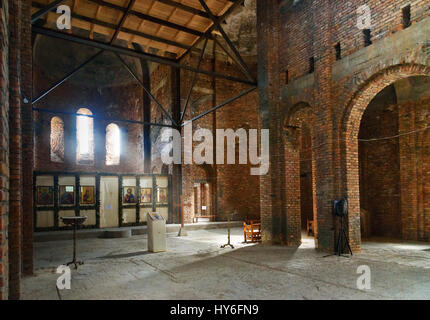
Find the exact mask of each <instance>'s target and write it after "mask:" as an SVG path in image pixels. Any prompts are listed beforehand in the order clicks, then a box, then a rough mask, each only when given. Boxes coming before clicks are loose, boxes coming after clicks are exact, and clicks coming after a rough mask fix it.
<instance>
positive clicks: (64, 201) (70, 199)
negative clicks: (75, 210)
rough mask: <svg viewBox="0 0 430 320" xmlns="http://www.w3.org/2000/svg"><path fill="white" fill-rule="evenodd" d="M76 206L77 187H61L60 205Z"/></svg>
mask: <svg viewBox="0 0 430 320" xmlns="http://www.w3.org/2000/svg"><path fill="white" fill-rule="evenodd" d="M74 204H75V186H60V205H64V206H70V205H74Z"/></svg>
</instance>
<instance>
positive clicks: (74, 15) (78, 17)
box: [33, 2, 191, 49]
mask: <svg viewBox="0 0 430 320" xmlns="http://www.w3.org/2000/svg"><path fill="white" fill-rule="evenodd" d="M39 6H43V5H41V4H39V3H37V2H33V7H39ZM72 18H73V19H76V20H80V21H84V22H88V23H90V24H92V25H95V26H100V27H105V28H109V29H112V30H115V28H116V27H117V26H116V25H115V24H113V23H109V22H105V21H101V20H97V19H94V18H90V17H86V16H82V15H80V14H77V13H72ZM120 31H121V32H123V33H128V34H132V35H135V36H138V37H142V38H145V39H148V40H153V41H156V42H160V43H164V44H168V45H171V46H174V47H177V48H182V49H189V48H190V47H191V46H189V45H185V44H183V43H179V42H176V41H172V40H168V39H164V38H160V37H157V36H154V35H151V34H147V33H144V32H140V31H136V30H132V29H128V28H125V27H121V28H120Z"/></svg>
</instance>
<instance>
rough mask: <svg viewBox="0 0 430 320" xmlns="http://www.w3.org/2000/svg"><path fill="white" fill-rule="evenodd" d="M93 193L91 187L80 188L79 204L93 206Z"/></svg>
mask: <svg viewBox="0 0 430 320" xmlns="http://www.w3.org/2000/svg"><path fill="white" fill-rule="evenodd" d="M95 203H96V202H95V192H94V187H93V186H82V187H81V204H83V205H93V204H95Z"/></svg>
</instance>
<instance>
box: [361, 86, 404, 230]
mask: <svg viewBox="0 0 430 320" xmlns="http://www.w3.org/2000/svg"><path fill="white" fill-rule="evenodd" d="M398 120H399V110H398V106H397V99H396V93H395V89H394V86H389V87H387V88H386V89H384V90H383V91H382V92H380V93H379V94H378V95H377V96H376V97H375V99H374V100H373V101H372V102H371V103H370V104H369V106H368V107H367V109H366V112H365V113H364V115H363V119H362V121H361V127H360V133H359V136H358V137H359V139H361V140H369V139H380V138H384V137H394V136H396V135H397V134H399V121H398ZM359 161H360V162H359V163H360V206H361V208H362V209H364V210H365V211H367V212H368V213H369V217H370V226H371V230H369V232H368V233H367V234H368V235H369V236H372V235H373V236H388V237H398V236H399V235H401V215H400V150H399V139H398V138H394V139H387V140H377V141H360V142H359Z"/></svg>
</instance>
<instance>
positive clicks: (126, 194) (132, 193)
mask: <svg viewBox="0 0 430 320" xmlns="http://www.w3.org/2000/svg"><path fill="white" fill-rule="evenodd" d="M122 190H123V191H122V192H123V194H122V203H124V204H134V203H136V202H137V200H136V187H124V188H123V189H122Z"/></svg>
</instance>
